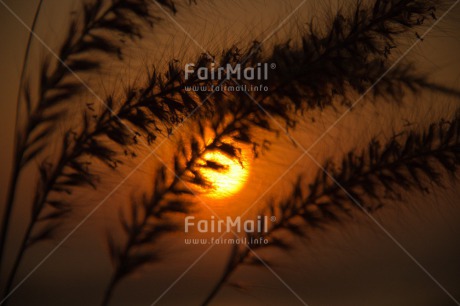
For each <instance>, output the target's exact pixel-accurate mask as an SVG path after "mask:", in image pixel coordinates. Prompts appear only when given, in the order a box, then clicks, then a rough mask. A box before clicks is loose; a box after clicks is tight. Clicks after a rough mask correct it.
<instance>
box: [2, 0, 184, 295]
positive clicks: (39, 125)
mask: <svg viewBox="0 0 460 306" xmlns="http://www.w3.org/2000/svg"><path fill="white" fill-rule="evenodd" d="M159 2H160V3H162V4H163V5H165V6H167V7H168V8H169V9H170V10H172V11H173V12H175V11H176V9H175V7H174V4H173V3H172V2H163V1H159ZM133 16H135V17H138V21H136V22H134V21H132V20H131V18H132V17H133ZM155 20H157V17H155V16H153V15H152V14H151V13H150V12H149V9H148V3H147V2H144V1H141V0H116V1H111V2H107V1H105V0H97V1H93V2H88V3H85V4H84V5H83V16H82V18H81V19H79V18H74V19H72V20H71V24H70V27H69V32H68V35H67V37H66V39H65V41H64V42H63V43H62V45H61V48H60V49H59V52H58V55H59V58H60V60H59V61H57V62H56V63H55V65H54V67H51V60H50V57H48V58H47V59H45V60H44V61H43V63H42V67H41V74H40V84H39V97H38V99H37V100H36V101H35V102H34V103H33V102H32V96H31V92H30V86H29V85H28V83H26V86H25V91H24V92H25V94H24V95H25V98H24V99H25V104H26V117H27V118H26V126H25V127H24V128H23V129H18V133H17V135H16V148H15V154H14V158H15V160H14V163H13V172H12V176H11V181H10V188H9V190H8V198H7V203H6V208H5V213H4V216H3V222H2V231H1V239H0V264H1V262H2V257H3V254H4V249H5V244H6V238H7V233H8V228H9V222H10V218H11V212H12V208H13V205H14V197H15V192H16V185H17V180H18V178H19V173H20V172H21V170H22V169H23V167H24V166H25V165H26V164H28V162H30V161H31V160H32V159H34V158H35V157H37V156H38V155H39V154H40V153H41V152H42V151H43V149H44V148H45V147H46V141H45V140H46V138H47V137H48V136H49V135H50V133H51V132H52V131H53V129H54V125H55V123H56V122H57V121H58V120H59V119H60V118H61V117H62V115H63V113H64V112H65V111H66V108H63V107H62V103H63V102H64V101H67V100H69V99H70V98H72V97H73V96H75V95H76V94H77V93H79V91H80V90H81V88H82V84H80V83H79V82H77V81H75V80H70V79H69V78H70V76H71V73H75V72H92V71H95V70H96V69H98V68H99V63H98V62H96V61H95V60H94V59H92V57H91V56H90V55H91V54H94V53H95V52H98V53H105V54H115V55H117V56H118V57H119V58H120V59H121V58H122V53H121V47H120V42H117V41H114V40H112V39H109V38H107V37H106V36H105V34H107V33H110V32H117V33H120V34H123V35H127V36H129V37H130V38H131V39H134V38H136V37H137V38H140V37H142V35H141V32H140V28H141V25H142V21H143V22H146V23H147V24H149V25H150V26H153V22H154V21H155ZM80 23H81V24H82V25H81V27H80V26H79V24H80ZM85 128H86V127H84V128H83V129H85ZM69 140H70V137H69V133H68V134H67V135H66V138H65V140H64V144H63V153H62V156H61V158H60V160H59V162H58V165H57V166H56V169H62V168H63V166H64V165H65V161H66V160H70V161H72V159H73V158H74V155H75V154H70V156H67V154H68V152H67V151H66V150H67V146H68V145H69ZM80 140H81V139H80ZM77 155H78V154H77ZM46 168H49V167H47V166H43V165H42V166H41V168H40V172H41V175H42V178H43V176H44V175H47V172H48V171H49V169H46ZM56 172H59V171H56ZM85 172H86V171H85V170H82V169H80V170H78V171H77V172H76V173H73V174H71V175H68V178H70V180H71V181H72V180H73V182H74V183H78V182H79V181H88V180H90V179H91V177H90V176H89V175H87V173H85ZM82 174H83V176H81V175H82ZM77 176H80V177H77ZM85 176H86V177H85ZM58 177H59V173H57V174H56V175H53V176H51V178H50V180H51V181H53V180H56V179H57V178H58ZM50 185H51V186H50ZM42 187H43V188H44V190H41V191H40V192H41V193H42V194H44V195H45V198H43V196H42V197H40V195H39V194H37V196H36V197H35V199H34V205H33V208H32V217H31V222H30V224H29V226H28V229H27V232H26V235H25V238H24V240H23V244H22V246H21V248H20V250H19V255H18V256H17V258H16V263H15V264H14V266H13V269H12V271H11V273H10V276H9V280H8V281H7V284H6V286H5V294H7V292H8V290H9V289H10V287H11V285H12V282H13V280H14V276H15V274H16V271H17V268H18V266H19V263H20V261H21V259H22V256H23V253H24V251H25V249H26V248H27V246H28V245H30V243H29V238H30V237H29V236H30V233H31V231H32V229H33V226H34V224H35V222H36V221H37V218H38V216H39V215H40V211H41V208H42V204H43V203H42V202H43V201H44V200H43V199H46V195H47V194H48V193H49V191H50V190H51V189H52V187H53V186H52V184H43V186H42ZM55 204H56V205H58V204H57V203H55ZM61 208H63V207H61ZM66 211H67V207H66V208H65V209H62V210H61V212H66ZM63 214H64V213H63ZM59 216H61V214H59V213H58V214H53V215H52V218H53V219H54V218H57V217H59ZM48 217H49V216H48ZM45 219H46V218H45ZM47 231H50V227H48V228H45V230H44V232H47Z"/></svg>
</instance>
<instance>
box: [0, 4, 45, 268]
mask: <svg viewBox="0 0 460 306" xmlns="http://www.w3.org/2000/svg"><path fill="white" fill-rule="evenodd" d="M43 1H44V0H39V2H38V6H37V8H36V10H35V14H34V18H33V21H32V25H31V26H30V29H31V31H30V33H29V37H28V39H27V45H26V49H25V52H24V59H23V61H22V69H21V74H20V76H19V86H18V93H17V96H16V122H15V125H14V135H16V137H15V153H17V154H14V157H13V158H14V159H15V161H14V163H13V170H12V172H11V177H10V186H9V188H8V196H7V199H6V204H5V212H4V214H3V222H2V229H1V234H0V275H1V274H2V267H3V265H2V263H3V254H4V250H5V245H6V239H7V233H8V228H9V222H10V217H11V213H12V210H13V203H14V199H15V194H16V187H17V183H18V178H19V173H20V172H21V165H20V162H19V161H18V160H16V159H19V160H20V159H22V156H23V154H24V151H23V150H21V152H18V148H20V147H22V146H20V145H19V140H20V137H18V135H17V134H18V130H19V126H18V124H19V112H20V108H21V107H20V103H21V93H22V90H23V87H24V81H25V74H26V71H27V67H28V64H29V55H30V49H31V46H32V40H33V34H32V33H33V31H34V30H35V27H36V25H37V21H38V16H39V15H40V9H41V6H42V4H43Z"/></svg>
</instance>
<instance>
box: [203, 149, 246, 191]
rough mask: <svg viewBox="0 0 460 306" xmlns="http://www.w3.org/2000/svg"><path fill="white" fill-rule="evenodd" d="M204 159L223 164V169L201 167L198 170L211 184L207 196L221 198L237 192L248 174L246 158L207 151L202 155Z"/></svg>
mask: <svg viewBox="0 0 460 306" xmlns="http://www.w3.org/2000/svg"><path fill="white" fill-rule="evenodd" d="M204 159H205V160H209V161H213V162H216V163H219V164H221V165H223V166H225V169H222V170H219V171H217V170H214V169H209V168H203V169H201V170H200V172H201V174H202V175H203V177H204V178H205V179H206V180H207V181H209V182H210V183H211V184H212V187H211V188H210V190H209V191H208V192H207V194H206V195H207V196H208V197H210V198H214V199H222V198H226V197H229V196H231V195H233V194H235V193H237V192H238V191H239V190H241V188H242V187H243V186H244V184H245V183H246V181H247V178H248V175H249V169H248V163H247V160H246V159H244V158H242V161H241V163H240V162H239V161H238V160H234V159H231V158H229V157H227V156H226V155H225V154H223V153H221V152H208V153H206V154H205V155H204Z"/></svg>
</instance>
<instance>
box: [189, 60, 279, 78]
mask: <svg viewBox="0 0 460 306" xmlns="http://www.w3.org/2000/svg"><path fill="white" fill-rule="evenodd" d="M275 68H276V64H274V63H272V64H268V63H257V65H256V66H255V67H243V66H242V65H241V64H235V65H234V66H232V65H231V64H227V65H225V66H221V67H216V66H215V63H211V64H210V66H209V67H204V66H203V67H199V68H198V69H195V64H193V63H190V64H186V65H185V70H184V71H185V79H186V80H188V79H190V78H191V77H192V76H196V78H198V79H199V80H202V81H205V80H219V81H223V80H231V79H233V80H237V81H238V80H247V81H251V80H268V74H269V71H270V70H271V69H275Z"/></svg>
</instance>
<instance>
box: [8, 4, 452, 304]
mask: <svg viewBox="0 0 460 306" xmlns="http://www.w3.org/2000/svg"><path fill="white" fill-rule="evenodd" d="M4 3H5V4H6V5H7V6H8V7H9V8H11V10H12V11H13V12H14V13H15V14H17V17H18V18H20V19H21V20H22V21H23V22H24V23H25V24H27V25H30V23H31V20H32V16H33V13H34V9H35V7H36V1H26V0H21V1H19V0H15V1H4ZM300 3H301V1H294V0H292V1H286V2H280V1H274V0H273V1H269V0H265V1H233V2H232V1H223V0H220V1H218V0H214V1H211V2H206V1H198V3H197V4H192V5H191V6H187V5H182V6H181V7H180V8H179V13H178V14H177V16H175V17H174V19H175V20H176V21H177V22H178V23H179V24H180V27H179V26H177V24H175V23H173V22H172V21H171V20H170V19H169V17H167V16H164V17H163V18H164V20H163V21H162V22H161V23H160V24H159V25H158V27H155V28H154V29H153V30H151V32H149V33H145V38H144V39H143V40H142V41H139V42H136V43H135V44H129V45H128V46H127V50H128V51H127V55H128V56H127V59H126V61H125V62H123V63H117V62H116V61H107V63H105V64H104V66H103V69H102V72H101V73H100V74H98V75H94V76H90V77H88V76H87V77H86V78H85V80H86V81H87V82H88V84H90V86H91V88H95V91H96V93H97V94H99V95H104V94H105V93H107V92H110V91H112V90H116V89H117V88H118V87H119V86H120V84H123V83H125V82H129V81H133V80H136V79H138V78H141V77H142V73H143V72H142V69H143V68H145V66H146V65H149V64H152V63H155V64H157V65H158V66H160V67H161V65H164V63H165V62H166V61H167V60H169V59H173V58H174V59H180V60H181V61H182V60H183V61H184V62H186V61H187V60H189V59H193V58H195V57H196V56H197V54H199V53H201V52H202V49H201V48H202V46H205V47H204V48H205V49H206V51H210V52H217V50H219V48H221V47H222V46H229V45H231V44H233V43H245V42H250V41H252V40H253V39H255V38H257V39H260V40H263V38H264V37H266V36H267V35H268V34H269V33H271V31H273V30H274V29H277V28H278V26H279V25H280V23H281V24H282V25H283V26H282V27H281V29H280V30H279V31H278V32H276V34H275V35H274V36H273V37H272V38H271V39H270V40H268V41H267V45H268V46H269V45H270V44H272V43H275V42H277V41H280V40H283V39H284V38H286V37H288V36H289V35H291V34H292V33H295V29H296V27H297V26H298V25H299V24H303V23H305V20H308V18H311V17H315V18H318V19H321V18H323V17H324V16H325V13H324V12H325V11H326V12H327V11H328V10H329V9H334V8H335V7H336V5H337V3H336V2H335V1H324V2H321V3H320V2H319V1H313V0H307V1H306V3H305V4H304V5H303V6H301V7H300V8H299V10H298V11H297V13H296V14H294V15H293V16H292V17H290V18H288V19H286V20H285V18H286V17H288V16H289V15H290V14H291V12H292V11H293V10H294V9H295V8H296V7H297V6H298V5H299V4H300ZM347 4H348V2H344V6H346V5H347ZM74 8H78V5H77V4H76V3H74V2H73V1H57V0H56V1H52V0H45V2H44V5H43V9H42V12H41V14H40V18H39V23H38V27H37V35H38V36H39V37H40V38H41V39H42V40H43V42H44V43H46V45H47V46H50V47H51V48H55V47H56V45H57V43H58V42H59V39H60V38H62V35H63V34H64V33H65V31H64V29H65V26H66V25H67V22H68V16H70V12H71V10H72V9H74ZM459 14H460V6H458V7H456V8H454V9H453V10H452V11H451V12H450V13H449V15H448V16H447V17H446V18H445V20H443V21H442V22H440V23H439V24H438V25H437V26H436V27H435V28H434V29H433V30H432V31H431V32H430V33H429V34H428V35H427V36H426V37H425V39H424V41H423V42H421V43H419V44H417V46H416V47H415V48H413V50H412V51H411V52H409V53H408V54H407V56H408V57H411V58H413V59H415V60H416V61H417V67H418V68H419V69H421V70H422V71H428V72H430V73H431V74H432V79H433V80H434V81H436V82H439V83H441V84H444V85H446V86H452V87H455V88H458V87H459V85H460V83H459V71H460V62H459V61H458V54H459V51H460V30H459V29H460V27H459V26H460V23H459V20H458V16H460V15H459ZM184 31H185V32H186V33H185V32H184ZM27 37H28V32H27V29H26V28H25V27H24V25H23V24H22V23H21V22H20V21H18V20H17V19H16V17H15V16H13V15H12V14H11V12H9V11H8V10H7V9H6V8H5V6H4V5H0V41H1V42H2V44H1V47H0V67H1V68H0V69H1V70H0V71H1V73H0V92H2V93H3V97H4V99H3V101H2V103H0V116H1V121H0V122H2V128H1V129H0V142H1V148H2V149H1V150H0V169H1V175H0V201H2V203H3V202H4V199H5V190H6V188H7V185H8V178H9V172H10V167H11V159H12V144H13V135H14V119H15V114H16V95H17V87H18V78H19V74H20V70H21V65H22V60H23V54H24V48H25V44H26V40H27ZM190 37H192V39H191V38H190ZM413 38H414V37H408V38H407V42H406V41H405V44H403V46H404V47H403V48H402V49H403V50H402V51H400V52H401V54H402V53H403V51H404V48H408V47H409V46H411V44H412V43H413ZM44 54H47V50H46V48H45V47H44V46H42V45H40V43H38V42H37V41H34V45H33V52H32V56H31V64H30V65H31V66H30V67H31V68H30V70H29V73H30V75H31V76H32V78H34V77H36V72H37V70H36V68H37V63H38V62H39V61H40V59H41V58H42V57H43V55H44ZM89 99H94V97H91V94H90V93H85V94H84V96H83V97H82V98H81V100H83V101H86V100H89ZM457 105H458V101H455V100H453V99H450V98H446V97H442V96H437V95H433V94H429V93H426V94H425V93H424V94H423V95H422V96H421V97H420V98H418V99H409V101H406V104H405V105H404V106H403V107H401V108H396V107H394V105H392V104H382V105H381V107H379V108H376V107H375V106H374V105H373V104H371V103H363V105H362V106H361V105H360V106H359V107H358V108H357V109H356V110H354V111H353V112H351V113H350V114H349V115H347V117H346V118H344V120H343V121H342V122H340V124H338V125H337V127H336V128H335V129H333V130H332V131H331V133H330V134H329V135H328V136H326V137H325V138H324V141H322V142H321V144H320V145H319V146H317V147H316V148H315V149H314V150H313V152H312V153H313V154H314V156H316V157H318V159H319V160H321V161H324V159H325V158H327V157H328V156H330V155H331V154H332V155H334V156H340V155H341V154H343V153H344V152H347V151H348V150H350V149H352V148H354V147H356V146H359V145H364V144H365V143H366V142H367V141H368V140H369V139H370V138H371V137H372V136H374V135H376V134H378V135H382V134H383V135H387V136H388V133H389V130H391V128H395V127H396V128H398V127H401V126H403V124H404V122H405V121H404V120H409V121H414V122H417V123H420V126H423V124H426V123H429V122H430V121H434V120H437V119H439V118H440V117H443V116H449V115H450V114H451V113H452V112H453V111H454V110H455V109H456V106H457ZM77 110H78V109H77ZM344 110H345V108H343V109H342V108H339V110H338V111H339V112H340V111H344ZM310 116H312V117H313V116H315V122H314V123H313V122H312V121H311V120H308V117H310ZM337 116H338V115H337V112H336V111H332V110H326V111H325V112H323V113H322V114H318V113H313V114H311V115H310V114H309V115H308V116H307V118H306V120H305V121H304V122H302V123H300V124H299V126H298V128H297V129H296V131H295V132H294V133H293V137H295V138H296V139H297V140H298V141H299V142H300V143H301V144H302V145H305V146H308V145H309V144H311V143H313V142H314V140H315V139H316V137H318V136H319V135H321V134H322V132H323V131H324V130H325V129H327V127H328V126H330V124H332V123H333V122H334V121H335V119H336V118H337ZM416 126H418V125H417V124H416ZM336 139H339V141H337V140H336ZM272 140H273V143H274V145H273V146H272V148H271V149H270V151H269V152H267V153H266V154H264V155H263V156H262V157H261V158H259V159H256V160H253V161H251V166H250V172H249V177H248V181H247V183H246V184H245V185H244V186H243V188H242V189H241V191H240V192H238V193H237V194H236V195H234V196H232V197H230V198H227V199H223V200H216V199H214V198H212V197H206V196H204V200H205V202H206V203H208V204H209V205H210V206H211V207H212V208H213V209H214V210H215V211H216V212H217V213H219V214H223V215H238V214H240V213H241V212H242V211H244V210H245V209H246V208H247V207H249V205H250V204H252V203H254V201H255V200H256V199H258V198H259V196H260V195H261V194H264V192H265V190H266V189H267V188H269V187H270V186H271V184H272V183H273V182H275V181H276V180H277V178H278V177H279V176H280V175H282V174H283V173H284V172H285V170H286V169H288V167H289V166H290V165H291V163H292V162H293V161H294V160H296V158H297V157H299V156H300V154H301V151H300V150H299V149H298V148H297V149H296V148H295V147H294V146H292V144H291V143H290V140H289V139H286V138H284V137H283V136H282V135H281V136H279V137H278V138H276V137H275V138H273V139H272ZM174 146H175V144H174V139H173V141H172V142H167V144H166V145H165V146H164V147H162V148H161V149H160V154H159V155H160V156H162V157H164V158H168V157H169V156H170V154H171V150H172V148H174ZM146 153H147V151H146V150H143V149H139V151H138V155H139V159H140V158H142V157H143V156H145V155H146ZM136 163H137V161H136V160H133V161H132V162H131V163H128V164H127V165H125V166H123V167H122V168H121V169H120V170H119V171H117V172H115V173H110V174H108V173H107V170H105V169H104V168H103V167H100V170H99V171H100V172H101V174H102V178H103V181H102V184H101V185H100V186H99V187H98V189H97V190H96V191H88V190H78V191H77V192H76V193H75V195H74V201H75V207H76V209H75V212H74V213H73V214H72V216H71V217H70V219H69V222H68V224H66V226H65V227H64V229H63V232H62V233H61V234H60V235H58V237H56V238H55V240H53V241H50V242H46V243H44V244H43V245H41V246H37V247H36V248H34V249H33V250H32V251H31V252H30V253H29V254H28V255H27V257H26V261H25V265H24V266H23V267H22V269H21V271H20V273H19V278H20V279H22V278H24V277H25V276H26V275H27V274H28V272H29V271H31V270H32V269H34V267H36V266H37V264H38V263H40V262H41V260H42V259H43V258H45V256H47V254H49V252H50V251H51V250H53V248H54V246H55V245H56V244H57V243H59V242H60V241H61V240H62V239H63V238H64V237H65V236H66V233H69V232H70V231H71V230H72V229H73V228H74V226H76V225H77V224H78V223H79V222H80V220H83V219H84V218H85V216H86V215H87V214H88V213H89V212H90V211H91V210H92V208H93V207H94V206H95V205H96V204H97V203H99V202H100V201H101V200H102V199H103V198H104V197H105V196H106V195H107V194H109V193H110V192H111V191H112V190H113V188H114V187H115V186H117V184H118V183H119V182H120V181H121V180H123V178H124V176H125V175H126V174H127V173H128V172H129V171H130V169H132V168H133V167H135V165H136ZM156 166H158V161H156V160H155V159H152V160H149V161H148V162H147V163H146V164H145V165H144V166H142V167H141V169H139V171H137V172H136V173H135V174H134V175H133V176H132V177H130V178H129V180H128V181H127V182H126V183H125V184H124V185H123V187H122V188H119V189H118V190H117V191H116V192H115V193H114V194H113V195H112V196H111V197H110V198H109V200H108V201H107V202H106V203H104V205H102V206H101V207H100V209H98V210H97V211H96V212H95V213H94V215H92V216H91V217H90V218H89V219H88V220H87V221H86V222H85V223H84V224H83V225H82V226H81V227H80V228H79V229H78V230H77V231H75V233H74V234H72V235H71V236H70V238H69V239H68V240H66V242H65V243H64V244H63V245H62V246H61V247H59V248H58V249H57V251H56V252H55V253H53V254H52V255H51V256H50V257H49V258H47V259H46V261H44V262H43V264H42V265H40V266H39V267H38V269H37V270H36V271H34V272H33V274H32V275H31V277H30V278H28V279H27V280H26V281H25V282H24V284H23V285H21V286H20V288H19V289H18V290H17V291H16V292H15V293H14V296H13V299H12V303H11V305H26V304H30V303H32V302H33V303H34V305H62V304H66V305H81V304H88V305H94V304H97V303H98V302H99V301H100V299H101V292H102V291H103V289H104V286H105V284H106V282H107V281H108V279H109V276H110V272H111V267H110V261H109V259H108V256H107V250H106V244H105V233H106V231H107V230H112V229H113V228H114V224H115V222H116V220H117V214H118V210H119V209H120V207H124V206H126V205H127V204H128V201H129V198H130V196H131V192H132V190H136V189H142V188H141V187H143V188H146V187H147V186H148V184H149V182H150V181H151V178H152V175H153V173H154V169H155V167H156ZM34 167H35V165H33V164H32V165H31V166H30V167H29V168H27V169H26V170H25V171H24V174H23V175H22V177H21V185H20V187H19V192H18V194H19V196H18V203H20V205H19V207H20V208H19V209H17V210H16V211H15V216H16V218H17V220H18V221H17V222H15V223H14V225H13V228H14V231H13V234H12V238H11V241H12V246H14V245H15V244H17V243H18V239H17V238H18V237H19V235H20V233H21V231H22V230H23V228H24V225H25V221H26V218H27V217H28V207H27V203H28V201H30V199H31V196H32V195H33V194H32V192H31V190H32V189H33V188H34V186H35V184H36V183H35V181H36V175H37V174H36V171H34ZM317 171H318V169H317V167H316V165H314V164H313V163H312V162H311V161H310V160H308V159H306V158H304V159H302V160H301V161H300V162H299V163H298V164H297V165H296V166H295V167H293V169H292V171H290V172H289V173H288V174H287V175H286V176H285V177H283V179H282V180H280V181H279V182H277V183H276V185H275V186H274V187H273V188H272V189H271V191H270V192H268V193H267V194H266V195H264V197H263V199H262V200H261V201H259V202H258V203H257V204H256V205H255V206H254V210H252V212H255V211H256V209H257V208H261V207H263V205H264V204H265V203H266V201H267V200H268V198H269V197H271V196H274V197H276V196H280V195H282V194H283V193H286V192H287V191H288V190H289V186H290V185H291V184H292V181H293V179H294V178H295V176H296V175H297V174H299V173H306V175H307V176H313V175H314V174H315V173H316V172H317ZM446 186H447V188H446V189H445V190H435V192H433V193H431V194H429V195H417V194H414V195H410V196H409V198H408V200H407V201H406V203H405V205H401V204H398V203H389V204H388V205H387V206H386V207H385V209H382V210H381V211H380V212H379V213H378V214H376V216H375V218H376V220H378V221H379V223H380V224H382V225H383V227H384V230H382V228H380V227H378V226H377V225H376V224H375V223H374V222H373V221H372V220H370V219H367V218H364V217H363V218H358V219H357V220H352V221H350V222H349V223H348V224H345V225H344V226H342V227H339V228H335V227H332V228H328V229H327V230H325V231H317V232H314V235H312V236H311V237H310V239H309V240H308V241H307V242H300V241H299V242H296V250H295V251H291V252H289V253H287V254H284V253H280V252H279V251H277V250H273V249H270V250H265V251H262V252H261V255H262V256H263V258H267V259H268V260H270V261H273V262H274V263H275V265H274V267H273V270H274V271H275V274H276V275H275V274H274V273H272V272H271V271H269V270H267V269H265V268H263V267H246V266H244V267H241V268H239V269H238V270H237V271H236V273H235V274H234V275H233V276H232V279H231V280H232V281H234V282H238V283H242V284H244V285H245V289H244V290H236V289H234V288H231V287H225V288H223V289H222V290H221V292H220V293H219V294H218V296H217V297H216V299H215V301H214V302H215V305H234V304H236V303H238V304H240V305H280V304H289V305H291V304H292V305H296V304H299V305H301V303H300V301H299V299H298V298H296V296H295V295H294V294H293V293H292V292H295V293H296V294H298V296H300V297H301V299H302V300H303V301H305V302H306V303H307V304H308V305H313V306H315V305H370V304H371V305H389V304H391V305H414V304H416V305H427V306H428V305H455V304H454V303H453V301H452V300H451V299H450V298H449V297H448V296H447V294H446V293H445V292H444V291H443V289H442V288H441V287H443V288H445V290H447V291H448V292H450V293H451V294H452V295H453V296H454V297H456V299H457V300H460V286H458V284H459V282H460V279H459V277H458V275H459V273H458V272H460V262H459V261H458V258H459V256H460V246H459V245H458V241H457V240H458V239H456V237H459V236H460V225H459V222H458V220H460V219H459V218H460V207H459V205H458V203H459V196H460V191H459V190H460V189H459V188H458V183H457V184H455V183H450V182H447V183H446ZM198 214H199V215H200V216H209V212H208V211H207V210H206V208H205V207H199V209H198ZM183 240H184V235H183V234H181V233H178V234H174V235H171V236H168V237H166V238H164V241H163V244H164V259H163V260H162V261H161V262H160V263H158V264H155V265H153V266H152V267H150V268H149V269H147V270H145V271H143V273H139V274H136V275H134V276H133V277H131V278H129V279H128V280H126V281H124V282H123V283H121V285H120V286H119V288H117V291H116V294H115V296H114V299H113V301H112V304H113V305H126V304H127V303H128V302H129V304H131V305H150V304H151V303H153V302H154V301H156V300H157V299H158V298H159V297H161V298H160V300H159V301H158V305H176V304H177V305H179V304H184V303H185V304H187V305H188V304H190V305H195V304H199V303H200V302H201V301H202V300H203V299H204V298H205V296H206V295H207V293H208V292H209V291H210V290H211V288H212V286H213V284H214V283H215V281H216V280H217V279H218V277H219V276H220V273H221V271H222V270H223V267H224V265H225V262H226V259H227V256H228V255H229V254H230V248H229V247H228V246H215V247H213V248H212V249H210V250H209V252H208V253H206V254H205V255H204V256H203V257H200V256H201V255H202V254H203V252H204V251H206V249H207V246H198V247H197V246H194V247H191V246H187V245H185V244H184V243H183ZM13 256H14V254H13V253H12V252H9V253H8V258H7V260H8V261H9V262H11V260H12V259H13ZM198 259H199V260H198ZM197 260H198V261H197ZM195 261H197V262H196V264H195V265H194V266H193V267H192V268H191V269H190V270H187V269H188V268H189V267H190V265H191V264H194V263H195ZM184 271H187V272H186V273H185V274H183V273H184ZM180 277H181V278H180ZM176 281H177V282H176ZM165 292H166V293H165ZM163 293H165V294H164V295H163Z"/></svg>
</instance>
